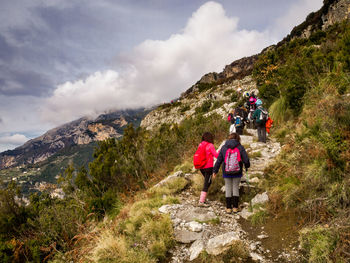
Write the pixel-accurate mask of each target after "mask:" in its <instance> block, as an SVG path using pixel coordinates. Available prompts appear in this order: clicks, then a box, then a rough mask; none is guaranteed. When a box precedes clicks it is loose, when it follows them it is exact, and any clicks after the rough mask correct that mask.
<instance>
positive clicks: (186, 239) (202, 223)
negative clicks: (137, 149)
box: [158, 129, 297, 263]
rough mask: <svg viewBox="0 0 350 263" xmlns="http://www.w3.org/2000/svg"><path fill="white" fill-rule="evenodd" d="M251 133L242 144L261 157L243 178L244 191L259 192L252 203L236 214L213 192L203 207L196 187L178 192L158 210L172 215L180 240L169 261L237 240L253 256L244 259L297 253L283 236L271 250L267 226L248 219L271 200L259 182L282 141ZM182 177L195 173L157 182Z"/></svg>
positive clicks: (285, 258) (286, 258) (281, 258)
mask: <svg viewBox="0 0 350 263" xmlns="http://www.w3.org/2000/svg"><path fill="white" fill-rule="evenodd" d="M248 133H249V134H252V135H243V136H241V144H242V145H244V146H245V148H246V150H247V152H248V154H249V155H250V156H251V155H254V154H255V155H256V156H258V157H257V158H254V159H252V158H251V160H250V161H251V168H250V169H249V178H247V179H246V180H245V179H244V178H242V181H241V185H240V188H242V189H245V191H246V190H248V191H250V190H251V189H255V190H257V191H256V192H259V193H260V194H256V195H255V197H254V198H253V199H252V200H251V201H250V203H248V202H242V201H241V202H240V205H241V207H242V209H241V211H240V212H238V213H237V214H227V213H226V212H225V204H224V203H221V202H220V201H213V200H210V194H209V200H208V206H207V207H200V206H198V198H199V197H198V195H197V194H194V193H193V189H191V188H186V189H184V190H183V191H182V192H181V193H180V194H179V199H180V204H172V205H164V206H162V207H160V208H159V212H161V213H166V214H169V215H170V217H171V220H172V223H173V228H174V234H175V240H176V241H177V244H176V246H175V247H174V248H173V249H172V250H171V251H170V254H171V260H170V261H169V262H172V263H178V262H191V261H193V260H195V259H196V258H197V257H198V256H199V254H200V253H201V252H202V251H204V250H205V251H206V252H207V253H208V254H210V255H214V256H216V255H220V254H222V253H223V252H225V251H226V250H227V249H228V248H229V247H230V246H231V245H234V244H235V242H243V243H244V244H245V245H246V247H247V248H248V250H249V255H250V256H249V260H248V261H247V260H246V261H245V262H290V260H291V258H292V257H293V254H294V255H295V254H296V253H297V249H296V248H294V247H291V246H289V244H288V247H283V244H281V242H282V243H283V241H282V240H283V239H281V237H278V239H277V242H278V243H279V244H278V246H279V248H280V249H279V250H278V251H271V250H269V249H268V248H266V247H264V243H265V241H267V240H269V239H270V236H269V235H268V233H267V232H265V231H264V227H261V226H256V227H252V225H251V224H249V222H248V221H247V220H246V219H248V217H249V216H251V215H252V214H253V213H255V212H257V211H259V204H263V203H266V202H268V201H269V197H268V194H267V193H266V192H265V191H264V189H258V184H259V181H260V180H261V177H262V176H263V171H264V168H265V167H266V166H267V165H268V164H269V163H270V162H271V161H273V160H274V158H275V157H276V156H277V155H278V154H279V152H280V150H281V146H280V144H279V143H278V142H276V141H275V140H273V139H272V140H270V139H269V140H268V142H267V143H266V144H264V143H260V142H254V141H255V140H256V130H253V129H248ZM223 143H224V142H223ZM223 143H222V144H221V145H223ZM219 148H221V147H219ZM258 152H260V153H261V154H260V153H258ZM179 176H182V177H185V178H186V179H188V180H191V177H192V176H193V174H184V173H183V172H181V171H179V172H176V173H175V174H172V175H170V176H169V177H167V178H166V179H164V180H163V181H162V182H160V183H159V184H158V185H161V184H162V183H164V182H166V181H167V180H170V179H171V178H174V177H179ZM259 177H260V179H259ZM223 187H224V186H223ZM240 190H241V189H240ZM222 195H223V196H224V189H222ZM241 197H242V196H241ZM241 199H242V198H241ZM252 207H253V208H254V209H252ZM256 207H257V208H256ZM260 209H263V208H260ZM275 239H276V238H275ZM238 260H239V259H238ZM238 262H239V261H238Z"/></svg>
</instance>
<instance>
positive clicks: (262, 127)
mask: <svg viewBox="0 0 350 263" xmlns="http://www.w3.org/2000/svg"><path fill="white" fill-rule="evenodd" d="M256 106H257V108H256V110H255V111H254V113H253V119H254V120H255V126H256V128H257V129H258V141H259V142H263V143H266V121H267V120H264V119H262V112H265V113H266V114H267V111H266V110H265V109H264V108H263V107H262V101H261V100H260V99H258V100H257V101H256Z"/></svg>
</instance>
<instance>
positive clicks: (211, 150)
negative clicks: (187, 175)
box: [200, 141, 218, 169]
mask: <svg viewBox="0 0 350 263" xmlns="http://www.w3.org/2000/svg"><path fill="white" fill-rule="evenodd" d="M200 144H202V145H203V146H204V147H205V155H206V160H207V163H206V164H205V166H204V167H203V168H202V169H206V168H211V167H213V166H214V157H215V158H217V157H218V152H217V151H216V150H215V147H214V144H212V143H210V142H206V141H202V142H201V143H200Z"/></svg>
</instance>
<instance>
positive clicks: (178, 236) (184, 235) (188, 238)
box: [175, 229, 203, 244]
mask: <svg viewBox="0 0 350 263" xmlns="http://www.w3.org/2000/svg"><path fill="white" fill-rule="evenodd" d="M202 236H203V234H202V233H197V232H192V231H188V230H185V229H181V230H175V240H176V241H177V242H180V243H185V244H188V243H191V242H193V241H195V240H198V239H201V238H202Z"/></svg>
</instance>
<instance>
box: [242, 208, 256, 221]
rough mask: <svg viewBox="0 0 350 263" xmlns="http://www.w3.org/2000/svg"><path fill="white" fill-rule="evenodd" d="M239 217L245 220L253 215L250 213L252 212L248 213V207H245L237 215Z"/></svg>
mask: <svg viewBox="0 0 350 263" xmlns="http://www.w3.org/2000/svg"><path fill="white" fill-rule="evenodd" d="M239 215H240V216H241V217H243V218H244V219H246V220H247V219H248V218H249V217H250V216H252V215H253V213H252V212H249V209H248V207H245V208H244V209H243V210H242V211H241V212H240V213H239Z"/></svg>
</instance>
